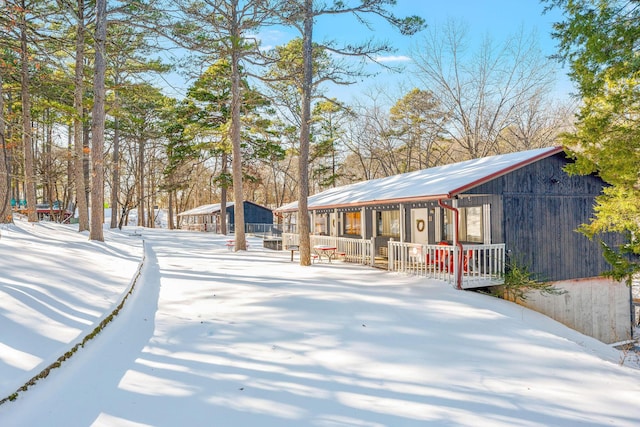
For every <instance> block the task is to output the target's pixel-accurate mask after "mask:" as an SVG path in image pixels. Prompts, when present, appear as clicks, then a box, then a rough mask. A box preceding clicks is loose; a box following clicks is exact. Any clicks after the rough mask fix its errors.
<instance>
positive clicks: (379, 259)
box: [282, 233, 506, 289]
mask: <svg viewBox="0 0 640 427" xmlns="http://www.w3.org/2000/svg"><path fill="white" fill-rule="evenodd" d="M309 237H310V243H311V247H312V248H313V247H314V246H317V245H323V246H332V247H335V248H336V250H337V252H338V253H340V254H343V255H342V256H341V257H340V259H342V260H343V261H345V262H353V263H357V264H362V265H369V266H371V267H378V268H384V269H387V270H389V271H395V272H398V273H404V274H412V275H416V276H421V277H427V278H432V279H439V280H443V281H445V282H447V283H450V284H452V285H454V286H457V287H460V288H462V289H472V288H481V287H486V286H495V285H500V284H503V283H504V273H505V264H506V254H505V245H504V243H499V244H487V245H479V244H468V245H466V244H459V245H457V246H454V245H448V244H443V243H441V244H436V245H432V244H419V243H407V242H399V241H394V240H389V241H388V242H387V246H386V251H380V250H379V248H378V250H376V243H375V238H371V239H354V238H349V237H336V236H319V235H310V236H309ZM282 243H283V245H282V248H283V250H286V249H287V248H288V247H292V246H297V245H298V244H299V235H298V234H292V233H283V235H282ZM381 253H383V254H385V255H381Z"/></svg>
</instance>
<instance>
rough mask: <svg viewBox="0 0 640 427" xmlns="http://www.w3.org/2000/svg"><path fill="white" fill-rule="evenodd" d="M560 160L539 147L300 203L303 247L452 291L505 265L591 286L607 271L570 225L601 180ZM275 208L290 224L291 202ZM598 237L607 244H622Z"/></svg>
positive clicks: (478, 282) (492, 278) (493, 281)
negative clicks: (307, 229) (306, 241)
mask: <svg viewBox="0 0 640 427" xmlns="http://www.w3.org/2000/svg"><path fill="white" fill-rule="evenodd" d="M570 161H571V160H570V159H568V158H567V157H566V155H565V152H564V150H563V148H562V147H551V148H541V149H535V150H529V151H522V152H517V153H509V154H503V155H497V156H491V157H485V158H481V159H474V160H469V161H464V162H460V163H455V164H450V165H444V166H438V167H433V168H430V169H425V170H420V171H415V172H409V173H405V174H400V175H395V176H391V177H387V178H380V179H375V180H370V181H363V182H358V183H354V184H351V185H347V186H343V187H338V188H332V189H329V190H327V191H324V192H321V193H318V194H315V195H313V196H310V197H309V198H308V207H309V212H310V216H311V227H312V230H313V236H311V237H312V245H314V244H320V243H321V244H326V243H328V239H333V240H331V243H332V244H334V245H336V247H338V248H339V250H340V251H341V252H342V253H345V258H346V259H347V260H356V262H362V263H367V264H371V265H380V262H381V260H382V262H384V263H385V264H384V265H385V266H386V268H388V269H389V270H394V271H406V272H411V273H415V274H421V275H425V276H428V277H436V278H441V279H443V280H447V281H449V282H451V283H452V284H454V285H455V286H456V287H458V288H460V289H462V288H464V289H468V288H478V287H486V286H493V285H499V284H501V283H504V273H505V268H507V266H508V264H509V263H510V262H514V261H515V262H517V263H518V264H519V265H521V266H525V267H526V268H527V269H528V270H529V271H530V272H532V273H534V274H536V275H537V276H538V277H540V278H542V279H544V280H545V281H548V282H553V283H554V284H556V283H557V284H558V286H560V287H561V286H562V284H563V283H565V282H568V281H571V282H575V281H576V280H596V283H600V282H599V280H601V279H602V278H601V277H600V276H601V275H602V273H603V272H605V271H607V270H608V269H610V266H609V265H608V264H607V263H606V262H605V260H604V258H603V256H602V249H601V246H600V244H599V242H598V241H597V240H593V241H591V240H589V239H588V238H587V237H585V236H584V235H582V234H580V233H578V232H576V229H577V228H578V226H579V225H580V224H583V223H586V222H588V221H589V219H590V217H591V216H592V212H593V206H594V199H595V197H596V196H598V195H599V194H600V193H601V191H602V189H603V187H604V186H605V185H606V184H605V183H604V182H603V181H602V180H601V179H600V178H599V177H597V176H596V175H589V176H569V175H568V174H567V173H565V172H564V170H563V169H564V167H565V166H566V165H567V164H568V163H569V162H570ZM276 211H277V213H278V214H281V215H284V216H287V214H288V217H289V218H290V220H292V221H294V222H295V221H296V212H297V202H293V203H290V204H287V205H284V206H282V207H280V208H279V209H277V210H276ZM296 237H297V236H296V235H284V234H283V239H290V241H289V242H285V243H284V245H285V246H286V245H287V244H288V243H289V244H290V243H295V242H294V240H295V239H296ZM601 238H602V239H603V240H604V241H605V242H606V243H608V244H609V245H613V246H617V245H619V244H621V243H623V241H624V239H623V237H622V236H621V235H618V234H608V235H605V236H601ZM348 239H354V240H356V241H360V242H362V244H361V245H360V246H356V245H353V244H351V245H348ZM353 248H355V249H353ZM350 251H351V252H353V253H350ZM594 278H595V279H594ZM590 283H591V282H590ZM612 292H614V293H615V294H616V295H618V294H620V293H621V292H624V291H621V290H619V289H617V288H616V290H615V291H612ZM627 293H628V290H627ZM602 298H606V296H603V297H602ZM615 298H618V296H616V297H615ZM565 299H566V298H565ZM560 304H562V303H560ZM627 307H628V305H627ZM628 314H629V313H628V311H627V312H626V315H627V316H628ZM617 334H619V335H620V333H617Z"/></svg>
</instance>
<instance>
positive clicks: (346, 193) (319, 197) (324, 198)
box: [277, 147, 563, 212]
mask: <svg viewBox="0 0 640 427" xmlns="http://www.w3.org/2000/svg"><path fill="white" fill-rule="evenodd" d="M562 151H563V148H562V147H547V148H539V149H535V150H528V151H520V152H517V153H509V154H499V155H496V156H490V157H483V158H480V159H473V160H467V161H464V162H459V163H452V164H449V165H444V166H436V167H433V168H429V169H423V170H419V171H415V172H408V173H403V174H400V175H394V176H389V177H386V178H378V179H372V180H369V181H361V182H357V183H355V184H349V185H345V186H342V187H336V188H331V189H329V190H326V191H323V192H321V193H318V194H314V195H313V196H310V197H309V198H308V199H307V204H308V207H309V209H327V208H337V207H347V206H356V205H357V206H362V205H371V204H376V203H383V202H384V203H400V202H411V201H419V200H429V199H446V198H451V197H453V196H455V195H458V194H460V193H462V192H464V191H467V190H469V189H471V188H474V187H477V186H478V185H481V184H483V183H485V182H488V181H491V180H493V179H495V178H497V177H499V176H502V175H505V174H507V173H509V172H511V171H514V170H516V169H519V168H521V167H524V166H526V165H529V164H531V163H534V162H536V161H538V160H541V159H544V158H546V157H550V156H552V155H554V154H557V153H560V152H562ZM297 210H298V202H297V201H296V202H292V203H289V204H286V205H283V206H281V207H280V208H278V209H277V211H280V212H293V211H297Z"/></svg>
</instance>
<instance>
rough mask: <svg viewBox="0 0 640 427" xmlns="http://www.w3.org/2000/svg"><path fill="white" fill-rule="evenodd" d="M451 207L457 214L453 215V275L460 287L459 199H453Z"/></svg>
mask: <svg viewBox="0 0 640 427" xmlns="http://www.w3.org/2000/svg"><path fill="white" fill-rule="evenodd" d="M451 207H452V208H453V209H454V212H455V215H453V218H454V221H455V224H454V227H453V277H454V278H455V279H454V281H455V282H456V285H457V286H458V287H462V283H459V278H460V276H458V273H459V272H460V254H458V251H459V250H460V248H458V233H459V231H460V214H459V212H460V211H458V199H453V200H451Z"/></svg>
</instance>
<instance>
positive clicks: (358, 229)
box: [344, 211, 362, 235]
mask: <svg viewBox="0 0 640 427" xmlns="http://www.w3.org/2000/svg"><path fill="white" fill-rule="evenodd" d="M344 234H358V235H361V234H362V222H361V221H360V212H359V211H358V212H345V214H344Z"/></svg>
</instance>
